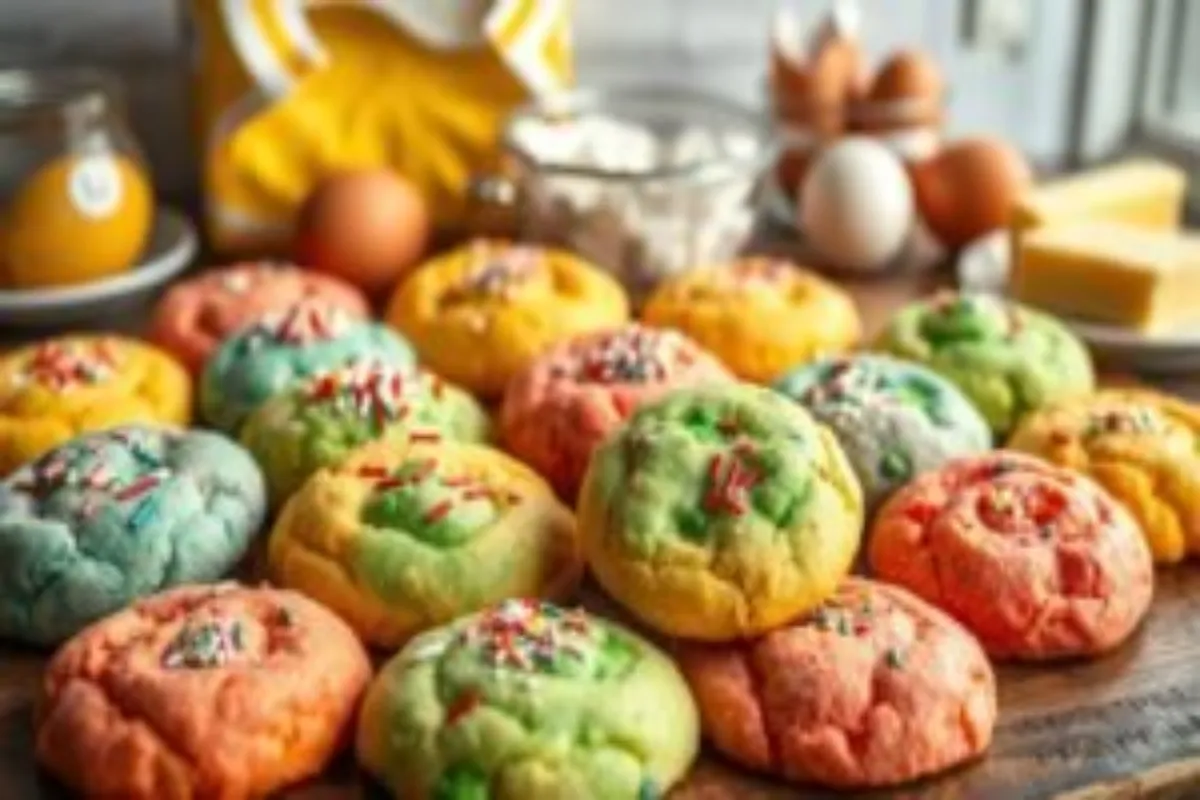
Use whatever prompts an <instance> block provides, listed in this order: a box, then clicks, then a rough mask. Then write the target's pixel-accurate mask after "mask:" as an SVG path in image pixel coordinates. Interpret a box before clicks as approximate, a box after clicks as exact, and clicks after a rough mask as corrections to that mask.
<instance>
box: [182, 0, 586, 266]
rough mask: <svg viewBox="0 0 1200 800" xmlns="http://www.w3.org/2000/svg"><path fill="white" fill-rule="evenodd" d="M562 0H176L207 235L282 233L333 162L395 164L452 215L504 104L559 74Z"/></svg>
mask: <svg viewBox="0 0 1200 800" xmlns="http://www.w3.org/2000/svg"><path fill="white" fill-rule="evenodd" d="M570 2H571V0H436V1H435V2H434V1H431V0H191V3H192V12H193V13H192V17H193V20H194V24H195V32H196V35H197V37H198V38H197V43H196V44H197V50H198V52H197V56H198V60H199V63H198V65H197V86H196V97H197V102H198V109H197V110H198V117H199V118H198V125H199V129H200V135H201V141H202V143H203V152H204V155H203V160H204V166H203V169H204V186H205V192H206V215H207V221H208V227H209V233H210V237H211V240H212V243H213V246H214V247H216V248H217V249H218V250H221V251H226V252H229V251H237V252H243V253H246V252H269V251H272V250H279V249H280V248H282V247H284V246H286V243H287V241H288V239H289V237H290V235H291V225H292V221H293V216H294V212H295V210H296V207H297V206H298V205H299V204H300V203H301V202H302V201H303V200H304V198H305V197H306V196H307V195H308V193H309V191H310V190H311V189H312V187H313V185H314V184H315V183H316V181H318V180H319V179H320V178H321V177H322V176H324V175H326V174H328V173H329V172H331V171H334V170H339V169H347V168H362V167H381V166H388V167H392V168H394V169H396V170H398V171H399V172H401V173H402V174H404V175H405V176H407V177H408V178H409V179H411V180H413V181H414V182H415V183H416V184H417V185H418V186H419V187H420V188H421V190H422V191H423V193H424V194H425V197H426V199H427V201H428V202H429V204H430V212H431V214H432V217H433V219H434V223H435V225H436V226H437V227H439V228H441V229H450V230H454V229H458V228H460V227H461V226H462V225H463V223H464V218H465V211H466V199H465V195H464V191H465V188H466V184H467V181H468V179H469V177H470V176H471V175H472V174H475V173H480V172H487V171H493V170H495V169H496V167H497V162H498V156H499V154H498V152H497V133H498V130H499V126H500V124H501V123H502V121H503V120H504V118H505V116H506V115H507V114H508V113H509V112H510V111H511V110H512V109H513V107H514V106H516V105H518V104H520V103H521V102H524V101H525V100H526V99H528V97H529V96H530V95H531V94H536V93H542V92H549V91H556V90H559V89H562V88H564V87H565V86H566V85H568V84H569V83H570V81H571V80H572V56H571V42H570V29H569V12H570V8H569V4H570Z"/></svg>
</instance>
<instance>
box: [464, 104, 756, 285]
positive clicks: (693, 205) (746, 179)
mask: <svg viewBox="0 0 1200 800" xmlns="http://www.w3.org/2000/svg"><path fill="white" fill-rule="evenodd" d="M616 130H624V131H625V135H627V138H626V139H625V140H623V141H622V140H619V137H616V136H612V137H608V134H607V133H605V131H607V132H609V133H612V132H613V131H616ZM589 136H591V137H593V138H594V139H595V140H596V141H593V142H591V143H590V145H589V144H588V143H587V140H588V137H589ZM606 137H607V138H606ZM502 145H503V149H504V153H505V156H506V159H505V162H506V170H505V172H504V175H503V177H497V176H488V177H487V178H486V179H484V180H482V181H479V182H477V185H476V187H475V196H476V197H477V198H482V199H483V200H485V201H487V202H488V203H490V204H492V205H499V206H502V207H505V208H507V209H508V210H509V211H510V212H511V214H512V227H513V228H514V229H515V233H516V235H517V236H519V237H520V238H521V239H524V240H528V241H535V242H541V243H546V244H551V245H556V246H561V247H565V248H568V249H570V250H573V251H575V252H577V253H579V254H580V255H582V256H583V257H584V258H587V259H588V260H590V261H592V262H594V263H596V264H598V265H600V266H602V267H604V268H605V269H607V270H609V271H611V272H612V273H613V274H614V275H615V276H617V278H619V279H620V280H621V282H622V283H623V284H624V285H625V287H626V288H627V289H628V291H629V292H630V294H631V296H632V297H633V299H634V301H635V303H636V302H639V301H640V300H641V299H643V298H644V297H645V295H646V293H647V292H649V291H650V290H651V289H653V287H654V286H655V285H656V284H657V283H658V282H659V281H661V280H662V279H663V278H666V277H668V276H671V275H674V274H677V273H679V272H682V271H684V270H687V269H690V268H693V267H696V266H701V265H709V264H715V263H721V262H723V261H727V260H728V259H730V258H732V257H733V256H735V255H736V254H737V253H738V251H739V250H740V248H741V247H742V246H743V244H745V242H746V240H747V239H748V237H749V235H750V233H751V229H752V227H753V222H754V212H755V197H754V195H755V188H756V184H757V182H758V180H759V178H760V177H761V175H762V174H763V172H764V170H766V169H767V168H768V167H769V165H770V164H771V163H772V162H773V160H774V158H775V154H776V150H775V146H774V142H773V137H772V135H771V133H770V126H769V125H768V124H767V123H766V120H765V119H763V118H762V117H760V116H759V115H757V114H754V113H752V112H750V111H747V110H745V109H742V108H740V107H739V106H737V105H734V104H731V103H729V102H727V101H725V100H723V99H721V98H719V97H715V96H711V95H708V94H704V93H700V92H696V91H693V90H690V89H683V88H678V87H672V86H639V87H634V88H613V89H604V90H580V91H576V92H571V93H567V94H560V95H552V96H548V97H544V98H542V99H540V100H539V101H537V102H535V103H533V104H530V105H528V106H526V107H524V108H521V109H519V110H518V111H517V112H515V113H514V114H513V115H512V116H511V117H510V119H509V120H508V122H507V124H506V125H505V127H504V130H503V134H502ZM576 145H577V147H575V146H576ZM572 147H575V151H574V152H572V151H571V148H572Z"/></svg>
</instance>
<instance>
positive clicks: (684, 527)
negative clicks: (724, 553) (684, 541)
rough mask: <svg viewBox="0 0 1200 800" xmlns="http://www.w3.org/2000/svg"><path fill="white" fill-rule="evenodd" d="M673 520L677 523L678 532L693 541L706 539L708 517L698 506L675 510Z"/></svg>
mask: <svg viewBox="0 0 1200 800" xmlns="http://www.w3.org/2000/svg"><path fill="white" fill-rule="evenodd" d="M675 522H676V523H677V524H678V525H679V532H680V533H681V534H683V536H685V537H686V538H688V539H690V540H691V541H693V542H703V541H707V540H708V532H709V525H710V523H709V519H708V515H707V514H705V513H704V512H703V511H701V510H700V509H698V508H681V509H679V510H678V511H677V512H675Z"/></svg>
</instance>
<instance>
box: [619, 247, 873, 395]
mask: <svg viewBox="0 0 1200 800" xmlns="http://www.w3.org/2000/svg"><path fill="white" fill-rule="evenodd" d="M642 319H643V320H644V321H645V322H646V324H648V325H653V326H655V327H660V328H677V329H679V330H681V331H683V332H684V333H686V334H687V335H688V336H691V337H692V338H693V339H695V340H696V341H697V342H699V343H700V344H701V345H702V346H703V347H706V348H708V349H709V350H710V351H712V352H713V353H715V354H716V355H717V356H718V357H720V359H721V360H722V361H724V362H725V364H726V365H727V366H728V367H729V368H730V369H731V370H733V372H734V374H736V375H738V376H739V377H741V378H744V379H745V380H748V381H756V382H759V383H770V382H771V381H774V380H776V379H778V378H779V376H780V375H782V374H783V373H784V371H785V370H788V369H790V368H792V367H795V366H797V365H799V364H803V363H805V362H807V361H811V360H812V359H814V358H817V357H818V356H821V355H825V354H827V353H839V352H842V351H844V350H849V349H850V348H851V347H853V346H854V345H855V344H856V343H857V342H858V340H859V337H860V336H861V335H862V325H861V323H860V322H859V318H858V311H857V310H856V309H855V307H854V301H853V300H851V299H850V295H848V294H846V292H844V291H842V290H841V289H839V288H838V287H837V286H835V285H833V284H832V283H830V282H829V281H827V280H825V279H823V278H820V277H818V276H817V275H815V274H813V273H811V272H807V271H805V270H802V269H800V268H798V267H796V266H794V265H792V264H790V263H788V262H786V261H778V260H774V259H768V258H761V257H754V258H744V259H741V260H739V261H735V262H733V263H732V264H727V265H722V266H718V267H709V268H705V269H695V270H690V271H688V272H685V273H683V274H681V275H679V276H677V277H675V278H672V279H670V280H668V281H666V282H665V283H663V284H662V285H660V286H659V287H658V289H657V290H656V291H655V292H654V294H652V295H651V296H650V300H649V301H648V302H647V303H646V307H645V309H644V310H643V312H642Z"/></svg>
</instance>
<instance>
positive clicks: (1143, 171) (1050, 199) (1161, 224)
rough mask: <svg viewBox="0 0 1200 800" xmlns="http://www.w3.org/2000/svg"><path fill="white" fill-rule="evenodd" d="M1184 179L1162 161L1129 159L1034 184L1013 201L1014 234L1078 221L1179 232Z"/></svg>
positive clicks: (1176, 169) (1184, 185)
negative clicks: (1015, 202) (1111, 223)
mask: <svg viewBox="0 0 1200 800" xmlns="http://www.w3.org/2000/svg"><path fill="white" fill-rule="evenodd" d="M1186 191H1187V175H1186V173H1184V171H1183V170H1181V169H1179V168H1178V167H1175V166H1173V165H1171V164H1168V163H1166V162H1163V161H1155V160H1153V159H1149V158H1138V159H1131V160H1129V161H1123V162H1120V163H1118V164H1113V165H1112V166H1108V167H1101V168H1099V169H1095V170H1091V171H1089V172H1083V173H1079V174H1077V175H1072V176H1070V177H1066V178H1062V179H1059V180H1054V181H1049V182H1046V183H1042V184H1038V185H1037V186H1035V187H1033V188H1031V189H1030V190H1029V191H1028V192H1026V193H1025V195H1024V196H1023V197H1022V198H1021V199H1020V200H1018V202H1017V205H1016V208H1015V209H1014V211H1013V227H1014V228H1015V229H1016V230H1018V231H1021V230H1024V229H1027V228H1034V227H1039V226H1043V225H1057V224H1062V223H1067V222H1080V221H1082V220H1108V221H1111V222H1121V223H1125V224H1126V225H1134V226H1137V227H1144V228H1154V229H1158V230H1163V229H1171V230H1174V229H1178V228H1179V221H1180V218H1181V216H1182V214H1183V198H1184V193H1185V192H1186Z"/></svg>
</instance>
